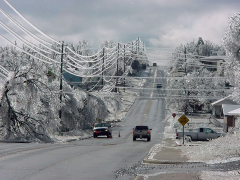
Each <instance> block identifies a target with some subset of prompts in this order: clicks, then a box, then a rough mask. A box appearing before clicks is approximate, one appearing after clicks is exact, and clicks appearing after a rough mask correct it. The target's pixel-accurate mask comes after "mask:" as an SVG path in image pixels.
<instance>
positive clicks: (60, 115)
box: [59, 41, 64, 119]
mask: <svg viewBox="0 0 240 180" xmlns="http://www.w3.org/2000/svg"><path fill="white" fill-rule="evenodd" d="M63 47H64V41H63V42H62V52H61V68H60V97H59V99H60V110H59V118H60V119H61V118H62V105H61V104H62V89H63V86H62V75H63Z"/></svg>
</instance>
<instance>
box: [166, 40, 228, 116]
mask: <svg viewBox="0 0 240 180" xmlns="http://www.w3.org/2000/svg"><path fill="white" fill-rule="evenodd" d="M200 40H201V41H200ZM200 40H199V41H198V42H197V43H195V42H191V43H187V44H186V45H179V46H178V47H177V48H176V49H175V51H174V53H173V57H172V62H171V63H170V64H169V66H168V76H180V77H181V76H182V78H181V79H177V80H175V79H170V80H169V81H168V88H169V89H170V90H168V92H167V93H168V95H169V96H170V97H171V98H170V100H169V105H170V106H173V107H175V108H179V109H181V110H183V111H184V112H185V113H187V112H189V111H196V110H198V109H201V108H202V107H203V106H205V108H206V107H208V105H209V103H210V99H218V98H219V97H223V96H225V95H226V93H225V92H224V91H221V89H224V86H225V80H223V79H221V78H219V77H218V75H217V74H216V73H213V72H210V71H208V70H207V69H205V68H203V66H202V64H201V63H200V62H199V58H200V56H206V55H209V53H210V52H211V51H214V50H216V51H221V50H222V48H221V47H220V46H217V45H213V43H211V42H209V41H205V42H203V40H202V39H200ZM199 77H203V78H202V79H201V78H199ZM204 77H211V78H209V79H207V78H204ZM215 77H216V78H215ZM213 90H217V91H213ZM174 97H176V98H174Z"/></svg>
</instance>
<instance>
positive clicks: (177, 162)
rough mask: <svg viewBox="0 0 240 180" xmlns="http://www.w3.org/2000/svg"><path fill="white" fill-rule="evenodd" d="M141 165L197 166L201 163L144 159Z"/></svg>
mask: <svg viewBox="0 0 240 180" xmlns="http://www.w3.org/2000/svg"><path fill="white" fill-rule="evenodd" d="M142 163H146V164H198V163H202V162H187V161H159V160H149V159H144V160H143V161H142Z"/></svg>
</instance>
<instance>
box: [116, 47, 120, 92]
mask: <svg viewBox="0 0 240 180" xmlns="http://www.w3.org/2000/svg"><path fill="white" fill-rule="evenodd" d="M119 48H120V44H119V43H118V55H117V74H116V75H117V78H116V86H118V58H119ZM116 92H118V88H117V87H116Z"/></svg>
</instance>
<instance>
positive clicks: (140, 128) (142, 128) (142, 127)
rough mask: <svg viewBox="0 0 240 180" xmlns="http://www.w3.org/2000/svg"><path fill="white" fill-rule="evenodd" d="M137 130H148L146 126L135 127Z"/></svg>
mask: <svg viewBox="0 0 240 180" xmlns="http://www.w3.org/2000/svg"><path fill="white" fill-rule="evenodd" d="M135 129H137V130H148V126H136V128H135Z"/></svg>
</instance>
